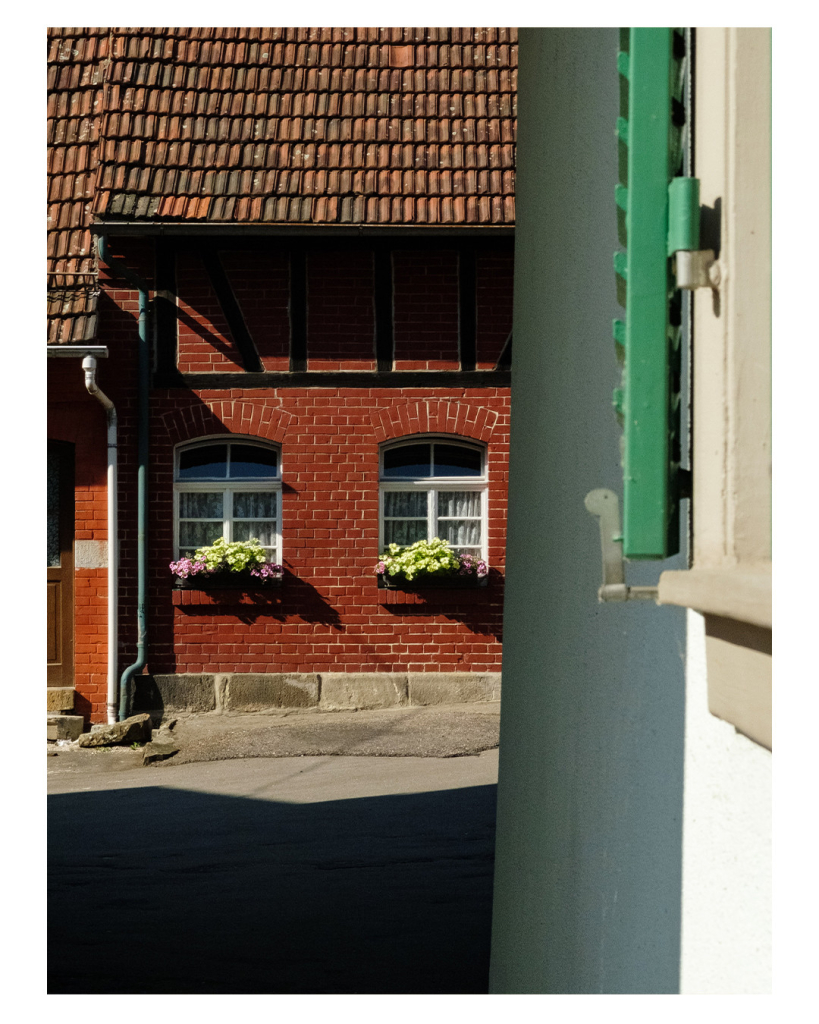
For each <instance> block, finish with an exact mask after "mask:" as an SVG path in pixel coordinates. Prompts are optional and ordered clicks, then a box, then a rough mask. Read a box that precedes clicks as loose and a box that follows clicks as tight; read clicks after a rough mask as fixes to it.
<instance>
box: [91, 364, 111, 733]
mask: <svg viewBox="0 0 819 1024" xmlns="http://www.w3.org/2000/svg"><path fill="white" fill-rule="evenodd" d="M82 368H83V370H84V371H85V389H86V391H87V392H88V394H89V395H93V396H94V398H96V399H97V401H98V402H99V403H100V404H101V405H102V407H103V408H104V409H105V418H106V421H107V424H108V472H107V499H108V503H107V504H108V674H107V683H108V685H107V705H108V724H109V725H112V724H113V723H114V722H116V721H117V647H118V640H117V634H118V628H117V627H118V619H119V602H118V594H119V557H118V555H119V526H118V522H117V410H116V406H115V405H114V403H113V402H112V401H111V399H110V398H109V397H108V396H107V395H106V394H105V392H104V391H103V390H102V389H101V388H100V387H99V386H98V384H97V380H96V374H97V360H96V359H95V358H94V356H91V355H87V356H85V358H84V359H83V361H82Z"/></svg>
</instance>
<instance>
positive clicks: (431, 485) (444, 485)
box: [378, 434, 489, 562]
mask: <svg viewBox="0 0 819 1024" xmlns="http://www.w3.org/2000/svg"><path fill="white" fill-rule="evenodd" d="M418 444H429V445H435V444H445V445H450V446H454V447H462V448H469V449H471V450H472V451H478V452H480V456H481V475H480V476H479V477H477V476H428V477H422V478H420V479H417V478H412V477H407V478H406V479H400V478H397V477H389V478H388V479H385V478H384V455H385V453H386V452H388V451H395V449H396V448H405V447H409V446H411V445H418ZM378 477H379V487H378V551H379V553H380V552H382V551H385V550H386V547H387V545H386V541H385V538H384V495H385V494H388V493H390V492H395V491H402V492H407V491H426V493H427V538H426V539H427V540H432V539H434V538H435V537H437V536H438V492H439V491H474V492H476V493H480V494H481V495H482V497H481V515H480V523H481V543H480V550H479V551H478V550H475V549H476V547H477V545H468V544H467V545H463V546H464V547H465V548H467V549H468V550H472V551H474V552H475V555H476V556H477V557H479V558H482V559H483V560H484V561H485V562H486V561H488V560H489V559H488V537H487V533H488V525H489V515H488V511H489V510H488V505H489V499H488V491H489V477H488V473H487V451H486V446H485V445H483V444H480V443H479V442H477V441H472V440H467V439H465V438H461V437H452V436H447V435H443V436H442V435H440V434H436V435H434V436H431V435H420V434H416V435H414V436H412V437H406V438H402V439H401V440H400V441H393V442H388V443H386V444H383V445H381V448H380V451H379V458H378ZM408 518H411V517H408ZM455 518H458V517H455Z"/></svg>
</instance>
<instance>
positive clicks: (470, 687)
mask: <svg viewBox="0 0 819 1024" xmlns="http://www.w3.org/2000/svg"><path fill="white" fill-rule="evenodd" d="M407 684H408V689H409V702H410V704H469V703H474V702H475V701H488V700H500V695H501V674H500V672H410V673H409V674H408V675H407Z"/></svg>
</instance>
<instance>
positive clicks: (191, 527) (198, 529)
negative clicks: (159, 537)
mask: <svg viewBox="0 0 819 1024" xmlns="http://www.w3.org/2000/svg"><path fill="white" fill-rule="evenodd" d="M221 536H222V524H221V523H197V522H187V523H180V524H179V546H180V548H201V547H203V546H204V545H205V544H213V542H214V541H215V540H219V538H220V537H221Z"/></svg>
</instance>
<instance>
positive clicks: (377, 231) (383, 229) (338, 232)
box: [91, 220, 515, 238]
mask: <svg viewBox="0 0 819 1024" xmlns="http://www.w3.org/2000/svg"><path fill="white" fill-rule="evenodd" d="M91 230H92V231H93V232H94V233H95V234H98V235H111V236H125V235H132V236H133V235H141V236H149V235H164V236H174V235H175V236H183V235H238V236H241V235H248V236H288V235H290V236H298V235H301V236H305V235H325V236H327V237H354V238H360V237H363V236H371V237H377V236H378V235H391V236H396V235H430V236H437V235H444V236H448V237H451V236H453V235H459V236H464V237H469V236H472V237H474V236H482V237H508V238H511V237H514V234H515V228H514V225H509V224H498V225H495V224H432V225H422V224H258V223H251V224H248V223H242V224H237V223H223V222H220V221H197V222H196V223H184V222H180V221H155V220H151V221H138V220H132V221H123V220H107V221H106V220H96V221H94V222H93V223H92V225H91Z"/></svg>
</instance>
